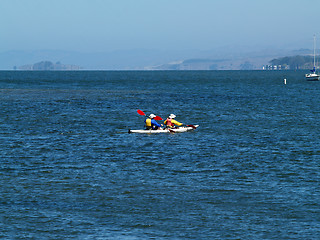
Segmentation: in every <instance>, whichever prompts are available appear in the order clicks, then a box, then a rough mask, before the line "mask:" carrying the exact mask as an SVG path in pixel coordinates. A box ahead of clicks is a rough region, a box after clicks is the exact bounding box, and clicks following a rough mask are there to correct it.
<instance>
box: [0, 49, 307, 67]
mask: <svg viewBox="0 0 320 240" xmlns="http://www.w3.org/2000/svg"><path fill="white" fill-rule="evenodd" d="M310 53H311V50H308V49H302V50H283V49H262V50H261V49H255V50H248V48H229V49H227V48H224V49H213V50H208V51H197V50H188V51H187V50H176V51H169V50H152V49H133V50H118V51H110V52H98V53H84V52H76V51H62V50H37V51H7V52H2V53H0V70H12V69H14V67H15V66H16V68H19V67H21V66H26V65H31V64H35V63H39V62H42V61H51V62H53V63H56V62H63V63H68V64H70V65H74V66H81V69H83V70H256V69H262V66H264V65H267V64H269V62H270V61H271V60H272V59H275V58H279V57H283V56H293V55H298V54H301V55H306V54H310Z"/></svg>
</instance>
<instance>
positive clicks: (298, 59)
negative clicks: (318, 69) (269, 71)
mask: <svg viewBox="0 0 320 240" xmlns="http://www.w3.org/2000/svg"><path fill="white" fill-rule="evenodd" d="M319 60H320V57H319V56H317V57H316V63H319ZM270 64H271V65H273V66H282V69H290V70H297V69H312V68H313V56H310V55H305V56H302V55H296V56H289V57H281V58H275V59H272V60H271V61H270Z"/></svg>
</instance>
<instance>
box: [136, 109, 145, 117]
mask: <svg viewBox="0 0 320 240" xmlns="http://www.w3.org/2000/svg"><path fill="white" fill-rule="evenodd" d="M137 112H138V114H139V115H142V116H145V115H146V114H145V113H144V112H142V111H141V110H140V109H138V110H137Z"/></svg>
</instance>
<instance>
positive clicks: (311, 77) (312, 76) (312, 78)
mask: <svg viewBox="0 0 320 240" xmlns="http://www.w3.org/2000/svg"><path fill="white" fill-rule="evenodd" d="M310 71H311V73H309V74H306V79H307V81H319V77H320V75H318V74H317V72H316V36H315V35H314V36H313V69H312V70H310Z"/></svg>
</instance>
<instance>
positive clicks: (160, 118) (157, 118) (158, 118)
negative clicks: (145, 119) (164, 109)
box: [154, 116, 163, 120]
mask: <svg viewBox="0 0 320 240" xmlns="http://www.w3.org/2000/svg"><path fill="white" fill-rule="evenodd" d="M154 120H163V119H162V117H159V116H156V117H155V118H154Z"/></svg>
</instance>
